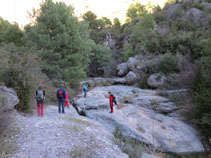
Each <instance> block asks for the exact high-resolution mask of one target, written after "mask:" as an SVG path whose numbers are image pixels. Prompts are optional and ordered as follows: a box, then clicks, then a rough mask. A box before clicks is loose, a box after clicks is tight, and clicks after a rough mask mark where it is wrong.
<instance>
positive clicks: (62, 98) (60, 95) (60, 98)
mask: <svg viewBox="0 0 211 158" xmlns="http://www.w3.org/2000/svg"><path fill="white" fill-rule="evenodd" d="M56 96H57V99H58V111H59V113H61V108H62V113H64V102H65V98H66V92H65V90H64V85H63V84H61V88H59V89H58V90H57V92H56Z"/></svg>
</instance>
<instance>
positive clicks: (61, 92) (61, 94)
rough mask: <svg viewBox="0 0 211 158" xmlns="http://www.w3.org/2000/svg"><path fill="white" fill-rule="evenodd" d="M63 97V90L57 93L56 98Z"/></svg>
mask: <svg viewBox="0 0 211 158" xmlns="http://www.w3.org/2000/svg"><path fill="white" fill-rule="evenodd" d="M63 97H64V92H63V90H59V91H58V98H63Z"/></svg>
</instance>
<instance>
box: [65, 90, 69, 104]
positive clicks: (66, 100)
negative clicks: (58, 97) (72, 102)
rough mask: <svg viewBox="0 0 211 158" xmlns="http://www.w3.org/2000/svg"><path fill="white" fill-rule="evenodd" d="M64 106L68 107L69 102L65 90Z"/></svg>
mask: <svg viewBox="0 0 211 158" xmlns="http://www.w3.org/2000/svg"><path fill="white" fill-rule="evenodd" d="M64 107H68V108H69V102H68V92H66V98H65V103H64Z"/></svg>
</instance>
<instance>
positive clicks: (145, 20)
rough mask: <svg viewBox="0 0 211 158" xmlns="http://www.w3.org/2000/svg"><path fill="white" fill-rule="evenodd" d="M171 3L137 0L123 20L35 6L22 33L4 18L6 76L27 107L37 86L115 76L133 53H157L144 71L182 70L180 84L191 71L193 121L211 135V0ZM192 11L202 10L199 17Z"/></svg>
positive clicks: (0, 40)
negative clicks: (163, 4) (161, 5)
mask: <svg viewBox="0 0 211 158" xmlns="http://www.w3.org/2000/svg"><path fill="white" fill-rule="evenodd" d="M169 2H171V3H169V4H166V6H165V7H164V8H163V9H161V8H160V7H158V6H152V5H150V3H149V4H148V5H147V6H143V5H141V4H140V3H135V4H132V5H131V6H130V7H129V8H128V11H127V15H126V16H127V20H126V22H125V23H124V24H123V25H121V23H120V21H119V19H118V18H116V19H114V21H111V20H109V19H108V18H106V17H102V18H101V19H99V18H98V17H97V16H96V15H95V13H93V12H91V11H89V12H87V13H85V14H84V15H83V17H82V20H81V21H79V20H78V18H77V17H76V16H75V15H74V9H73V8H72V7H71V6H67V5H65V4H64V3H62V2H56V3H54V2H53V1H52V0H45V1H44V2H43V3H42V4H41V6H40V9H39V10H34V11H33V13H32V14H31V19H32V21H31V23H30V24H28V25H27V26H25V28H24V30H21V29H20V28H19V27H18V25H17V24H10V23H9V22H8V21H6V20H4V19H2V18H0V47H1V48H0V56H1V61H0V68H1V71H0V80H2V81H4V82H5V83H6V85H8V86H12V87H14V88H15V89H16V90H17V92H18V96H19V97H20V99H21V102H20V104H19V105H18V108H19V109H21V110H27V109H28V107H29V104H30V98H31V94H32V93H34V90H35V88H36V86H37V84H39V83H49V82H51V83H52V86H58V84H59V83H60V82H65V84H66V85H67V87H71V88H76V87H77V86H78V83H79V81H80V80H82V79H84V78H86V77H89V76H112V75H115V74H116V72H115V71H114V68H115V67H116V65H117V64H119V63H121V62H123V61H127V59H128V58H129V57H132V56H135V55H142V56H150V59H153V58H156V57H159V61H158V63H157V64H156V63H155V62H153V60H152V61H151V62H150V60H149V61H147V62H148V67H147V68H148V69H147V71H146V74H145V75H146V76H148V75H150V74H152V73H158V72H159V73H163V74H165V75H169V76H171V75H172V74H177V75H179V78H180V81H181V82H182V81H184V78H183V77H184V76H182V75H183V74H185V73H187V72H188V71H191V72H192V74H193V75H192V76H191V77H189V78H186V79H185V80H186V83H188V84H186V83H185V84H181V85H180V87H182V86H183V85H186V86H187V85H188V86H189V87H188V88H190V89H192V90H191V94H192V97H193V99H194V106H193V107H192V108H191V109H189V110H191V113H192V115H191V116H192V120H195V121H196V122H197V123H198V124H199V125H200V126H201V127H202V128H203V129H206V130H205V131H206V133H207V134H208V135H210V133H209V131H210V130H211V124H210V122H211V82H210V81H211V71H210V69H211V38H210V37H211V29H210V28H211V20H210V18H209V16H210V14H211V10H210V8H209V7H206V5H205V4H207V3H209V4H210V1H209V0H200V1H199V2H192V1H176V2H175V1H169ZM175 8H176V9H175ZM196 9H197V10H196ZM172 10H174V11H173V12H172ZM194 11H197V12H199V13H200V14H203V16H202V18H200V20H197V18H194V16H193V14H195V12H194ZM111 39H112V40H113V41H111ZM109 40H110V41H109ZM142 82H143V83H144V81H142ZM49 86H51V85H49Z"/></svg>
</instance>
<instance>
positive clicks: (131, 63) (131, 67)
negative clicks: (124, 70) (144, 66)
mask: <svg viewBox="0 0 211 158" xmlns="http://www.w3.org/2000/svg"><path fill="white" fill-rule="evenodd" d="M137 63H138V61H137V59H136V58H135V57H130V58H129V59H128V61H127V67H128V70H129V71H133V70H134V69H135V68H136V65H137Z"/></svg>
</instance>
